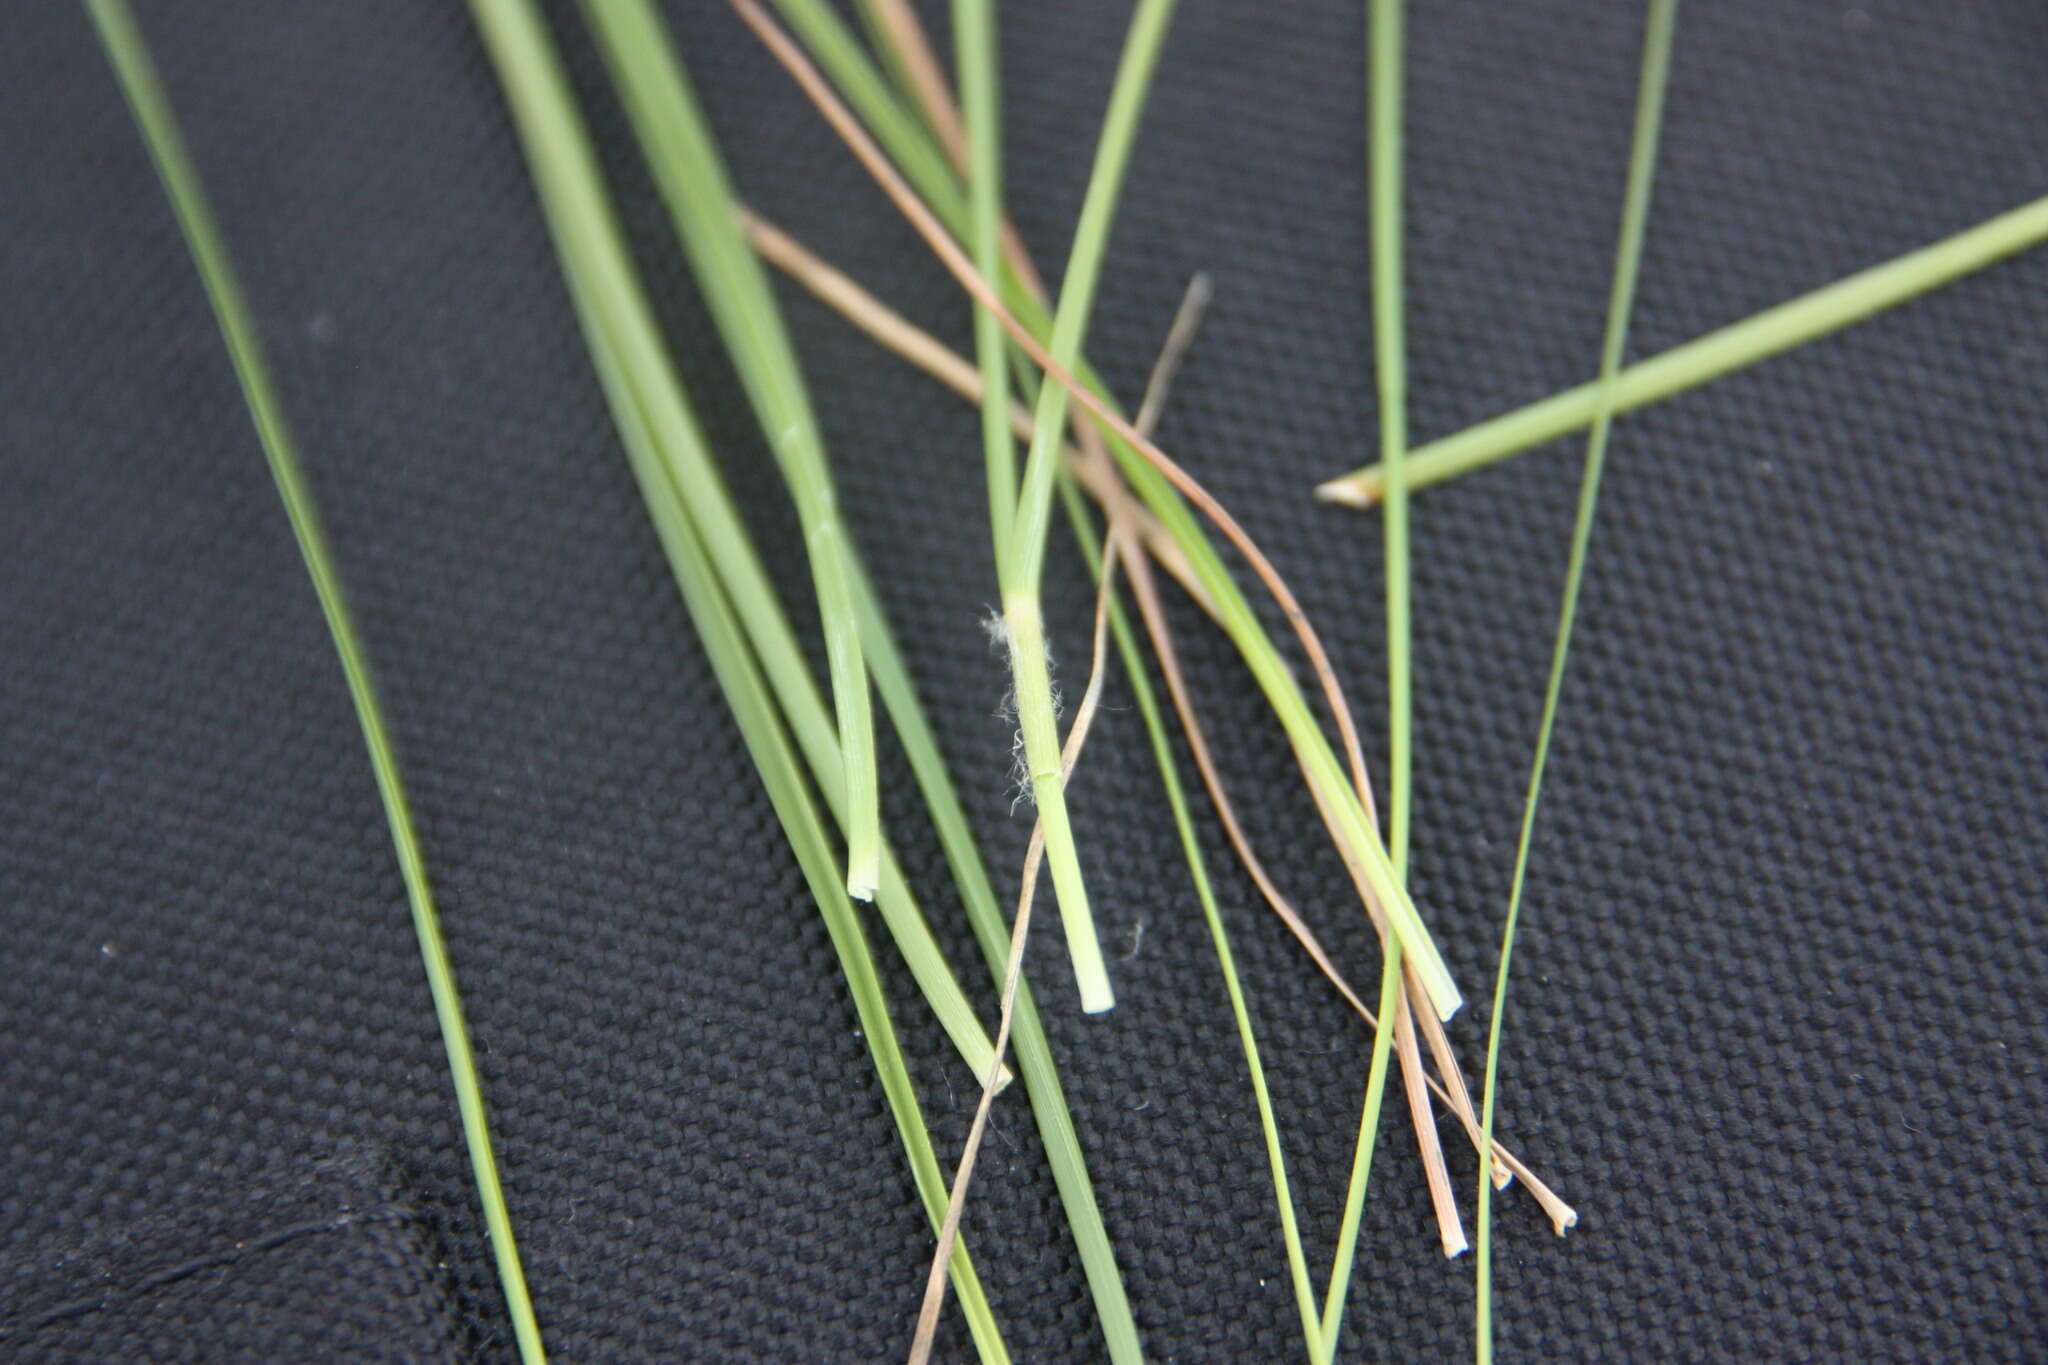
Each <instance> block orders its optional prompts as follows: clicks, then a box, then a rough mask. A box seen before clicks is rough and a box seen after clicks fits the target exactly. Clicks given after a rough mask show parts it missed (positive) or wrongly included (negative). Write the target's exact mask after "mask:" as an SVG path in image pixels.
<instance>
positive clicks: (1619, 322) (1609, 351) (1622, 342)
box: [1474, 0, 1678, 1365]
mask: <svg viewBox="0 0 2048 1365" xmlns="http://www.w3.org/2000/svg"><path fill="white" fill-rule="evenodd" d="M1677 18H1678V0H1650V5H1649V16H1648V21H1647V23H1646V25H1645V29H1644V33H1643V65H1642V75H1641V77H1640V80H1639V83H1638V88H1637V93H1636V118H1635V134H1634V137H1633V140H1632V143H1631V148H1630V153H1629V167H1628V188H1627V190H1626V192H1625V194H1624V201H1623V207H1622V216H1621V237H1620V244H1619V245H1618V246H1617V248H1616V250H1615V257H1614V286H1613V290H1612V293H1611V294H1610V296H1609V298H1608V303H1607V332H1606V336H1605V339H1604V341H1603V343H1602V345H1601V352H1600V380H1599V384H1600V389H1599V394H1598V397H1597V399H1596V401H1595V404H1594V411H1593V429H1592V432H1591V434H1590V435H1589V436H1588V438H1587V440H1586V465H1585V471H1584V473H1583V475H1582V476H1581V478H1580V480H1579V506H1578V512H1577V515H1576V517H1575V518H1574V520H1573V522H1572V546H1571V558H1570V560H1569V562H1568V564H1567V566H1566V568H1565V578H1564V599H1563V602H1562V604H1561V605H1560V606H1559V608H1558V614H1557V639H1556V643H1555V644H1554V646H1553V648H1552V652H1551V657H1550V677H1549V680H1548V682H1547V683H1546V684H1545V685H1544V690H1543V719H1542V720H1541V722H1539V724H1538V726H1537V730H1536V754H1535V758H1534V759H1533V761H1532V762H1531V763H1530V766H1529V791H1528V796H1527V798H1526V800H1525V801H1524V803H1523V807H1522V829H1521V834H1520V836H1519V838H1518V839H1517V840H1516V843H1515V875H1514V883H1513V886H1512V888H1511V889H1510V890H1509V892H1508V913H1507V922H1506V924H1505V925H1504V926H1503V928H1502V930H1501V944H1500V968H1499V971H1498V973H1497V974H1496V976H1495V978H1494V987H1493V1018H1492V1021H1491V1022H1490V1024H1489V1026H1488V1030H1487V1039H1486V1082H1485V1089H1484V1099H1483V1101H1482V1113H1481V1116H1480V1126H1481V1128H1482V1129H1483V1130H1484V1131H1485V1133H1486V1135H1487V1136H1488V1137H1489V1138H1490V1137H1491V1136H1492V1135H1493V1116H1494V1106H1495V1101H1496V1099H1497V1098H1498V1096H1499V1085H1498V1081H1499V1068H1500V1037H1501V1021H1502V1018H1503V1016H1504V1015H1505V1013H1506V1010H1507V1002H1508V968H1509V966H1510V965H1511V964H1512V962H1513V960H1514V951H1515V926H1516V923H1517V921H1518V920H1519V919H1520V917H1521V911H1522V890H1523V887H1524V885H1525V880H1526V877H1527V875H1528V871H1529V845H1530V842H1531V840H1532V839H1533V838H1534V836H1535V832H1536V808H1537V802H1538V799H1539V797H1540V796H1541V794H1542V790H1543V768H1544V764H1545V762H1546V761H1547V760H1548V759H1549V757H1550V736H1551V732H1552V730H1553V728H1554V727H1555V726H1556V723H1557V703H1558V696H1559V694H1560V693H1561V692H1562V691H1563V689H1564V672H1565V660H1566V658H1567V657H1568V656H1569V655H1570V653H1571V645H1572V622H1573V619H1574V617H1575V616H1576V615H1577V612H1578V605H1579V588H1580V585H1581V584H1582V583H1583V582H1584V581H1585V575H1586V551H1587V547H1588V546H1589V545H1590V544H1591V543H1592V537H1593V515H1594V512H1595V511H1596V510H1597V508H1598V506H1599V501H1600V475H1601V473H1602V471H1603V469H1604V468H1605V466H1606V460H1607V438H1608V433H1609V431H1610V430H1611V429H1612V427H1613V423H1614V390H1615V380H1616V376H1618V375H1619V374H1620V372H1621V358H1622V355H1623V353H1624V352H1625V351H1626V350H1627V348H1628V323H1629V313H1630V310H1631V309H1632V308H1633V306H1634V302H1635V290H1636V276H1637V273H1638V271H1639V269H1640V267H1641V265H1642V258H1643V233H1644V229H1645V227H1646V226H1647V224H1648V223H1649V218H1650V189H1651V185H1652V182H1653V181H1654V180H1655V178H1656V169H1657V139H1658V134H1659V132H1660V130H1661V128H1662V126H1663V120H1664V92H1665V87H1666V85H1667V84H1668V83H1669V78H1670V74H1671V39H1672V30H1673V28H1674V27H1675V26H1676V24H1677ZM1491 1161H1492V1153H1491V1152H1490V1151H1488V1150H1486V1149H1484V1148H1482V1149H1481V1151H1480V1155H1479V1170H1480V1180H1479V1254H1478V1256H1477V1258H1476V1264H1475V1268H1474V1273H1475V1276H1476V1286H1477V1303H1476V1313H1475V1329H1476V1330H1475V1343H1476V1352H1477V1359H1478V1361H1479V1363H1480V1365H1487V1363H1488V1362H1490V1361H1491V1360H1492V1359H1493V1202H1492V1195H1493V1188H1492V1185H1491V1183H1490V1182H1489V1181H1488V1180H1487V1179H1486V1175H1487V1172H1488V1171H1489V1169H1490V1167H1491Z"/></svg>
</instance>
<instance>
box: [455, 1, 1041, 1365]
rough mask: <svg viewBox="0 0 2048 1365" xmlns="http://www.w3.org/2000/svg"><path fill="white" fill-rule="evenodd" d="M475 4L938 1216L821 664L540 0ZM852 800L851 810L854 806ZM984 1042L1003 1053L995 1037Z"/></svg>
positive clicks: (673, 557) (980, 1325)
mask: <svg viewBox="0 0 2048 1365" xmlns="http://www.w3.org/2000/svg"><path fill="white" fill-rule="evenodd" d="M471 8H472V13H473V15H474V17H475V19H476V21H477V25H478V28H479V30H480V31H481V32H482V34H483V37H484V40H485V45H486V47H487V48H488V49H489V51H490V54H491V57H492V60H493V61H494V63H495V64H496V66H497V69H498V74H499V78H500V81H501V83H502V84H503V86H504V88H505V92H506V96H507V99H508V101H509V103H510V104H511V107H512V111H513V116H514V119H515V122H516V123H517V124H518V126H519V130H520V135H521V139H522V142H523V143H524V145H525V147H526V151H527V157H528V161H529V164H530V167H531V169H532V172H533V176H534V180H535V184H536V187H537V189H538V191H539V194H540V198H541V203H542V207H543V210H544V211H545V215H546V217H547V219H548V222H549V225H550V228H551V230H552V231H553V233H554V236H555V240H556V247H557V252H558V255H559V256H560V258H561V263H562V268H563V274H564V276H565V278H566V280H567V282H568V285H569V290H570V295H571V298H572V300H573V302H574V304H575V306H576V311H577V315H578V317H579V319H580V320H581V322H582V325H583V329H584V335H585V339H586V342H587V344H588V347H589V350H590V353H591V358H592V361H593V364H594V365H595V366H596V368H597V371H598V375H599V378H600V380H601V382H602V384H603V387H604V391H605V395H606V398H607V400H608V402H609V404H610V406H611V409H612V415H613V420H614V422H615V424H616V425H617V427H618V429H619V434H620V437H621V440H622V443H623V444H624V445H625V447H626V450H627V454H628V456H629V458H630V459H631V461H632V465H633V470H634V474H635V477H636V479H637V480H638V481H639V483H640V486H641V491H642V495H643V497H644V499H645V500H646V503H647V506H648V511H649V515H650V517H651V518H652V519H653V521H654V523H655V526H656V529H657V531H658V532H659V534H660V536H661V539H662V544H663V549H664V550H665V552H666V553H667V554H668V556H669V560H670V565H671V568H672V569H673V570H674V572H675V575H676V579H677V583H678V586H679V587H680V588H681V589H682V592H683V595H684V599H685V602H686V604H687V605H688V607H689V609H690V614H691V617H692V620H693V621H694V623H695V624H696V626H697V629H698V632H699V637H700V639H701V641H702V643H703V645H704V647H705V651H706V653H707V655H708V656H709V657H710V658H711V660H712V663H713V667H714V669H715V671H716V673H717V675H718V678H719V683H720V686H721V688H722V689H723V690H724V692H725V696H726V700H727V703H728V706H729V707H730V709H731V711H732V713H733V716H734V719H735V722H736V723H737V724H738V726H739V728H740V731H741V735H742V737H743V739H744V741H745V743H746V745H747V749H748V751H749V754H750V755H751V756H752V758H753V760H754V763H755V766H756V769H757V770H758V772H759V774H760V777H761V780H762V784H763V786H764V787H765V788H766V789H767V791H768V794H769V798H770V800H771V802H772V804H773V805H774V808H775V811H776V815H777V817H778V819H779V820H780V821H781V823H782V826H783V830H784V833H785V835H786V837H787V838H788V840H789V843H790V847H791V849H792V851H793V852H794V854H795V855H796V858H797V861H798V864H799V867H800V868H801V870H802V872H803V875H804V879H805V881H806V883H807V885H808V886H809V889H810V891H811V894H812V897H813V899H814V900H815V901H816V902H817V905H818V908H819V911H820V913H821V915H822V916H823V918H824V921H825V924H826V928H827V931H828V933H829V934H830V936H831V939H832V943H833V948H834V950H835V952H836V953H837V954H838V957H839V960H840V967H841V970H842V972H843V973H844V975H845V977H846V980H847V984H848V987H849V990H850V992H851V994H852V996H853V1000H854V1005H855V1008H856V1010H857V1012H858V1014H859V1017H860V1021H861V1027H862V1033H863V1036H864V1037H865V1038H866V1039H867V1041H868V1047H869V1051H870V1054H871V1056H872V1058H873V1060H874V1063H875V1068H876V1071H877V1074H878V1076H879V1078H880V1080H881V1082H882V1087H883V1090H884V1093H885V1095H886V1097H887V1099H888V1103H889V1108H890V1112H891V1116H892V1118H893V1119H894V1120H895V1123H896V1127H897V1132H898V1135H899V1138H900V1140H901V1142H902V1144H903V1147H904V1150H905V1153H906V1155H907V1157H908V1158H909V1161H910V1165H911V1170H912V1175H913V1177H914V1179H915V1181H916V1184H917V1187H918V1191H919V1194H920V1196H921V1197H922V1199H923V1201H924V1203H925V1205H926V1207H927V1209H928V1211H929V1212H930V1214H931V1216H932V1217H933V1219H934V1221H936V1220H937V1219H938V1218H939V1217H940V1215H941V1211H942V1210H943V1207H944V1188H945V1187H944V1180H943V1177H942V1176H941V1175H940V1172H939V1169H938V1163H937V1159H936V1157H935V1155H934V1153H933V1151H932V1146H931V1139H930V1136H929V1134H928V1133H927V1131H926V1129H925V1125H924V1119H923V1116H922V1114H921V1112H920V1111H919V1109H918V1104H917V1098H916V1094H915V1092H914V1090H913V1087H912V1085H911V1081H910V1074H909V1071H908V1068H907V1066H906V1064H905V1061H904V1058H903V1054H902V1050H901V1047H900V1045H899V1044H898V1042H897V1039H896V1034H895V1029H894V1025H893V1023H892V1021H891V1019H890V1015H889V1011H888V1007H887V1003H886V1001H885V1000H884V999H883V997H882V993H881V985H880V981H879V978H878V977H877V975H876V971H875V966H874V963H873V960H872V958H871V957H870V956H869V953H868V948H867V942H866V938H865V935H864V934H863V932H862V930H861V927H860V922H859V919H858V917H857V915H856V914H855V912H854V909H853V904H852V902H851V900H850V899H849V898H848V895H847V892H846V890H845V887H844V884H843V881H842V879H841V878H840V877H839V876H838V874H837V871H836V866H835V862H834V859H833V857H832V845H831V842H830V840H829V838H828V836H827V835H826V833H825V830H824V826H823V823H822V820H821V818H820V817H819V815H818V813H817V810H816V807H815V806H814V805H813V803H812V801H811V797H810V793H809V790H808V789H807V787H806V784H805V781H804V774H803V771H802V769H801V767H800V766H799V761H798V758H797V756H796V753H795V751H794V750H793V748H792V746H791V744H790V740H789V736H788V732H787V731H786V730H785V728H784V727H785V724H790V723H792V717H800V718H801V719H800V721H799V722H798V723H797V728H799V729H800V730H801V731H803V732H806V733H809V732H817V731H818V730H819V729H820V727H821V726H823V724H824V722H823V720H822V717H820V716H816V715H804V714H803V713H806V712H807V711H808V710H809V709H810V708H806V707H804V706H803V704H802V700H803V697H804V696H805V695H807V694H808V695H811V697H812V704H813V706H814V707H815V705H816V702H815V695H814V693H807V688H808V687H810V686H811V684H810V682H809V679H808V676H807V675H804V676H802V677H801V678H795V677H790V676H788V675H789V665H790V664H791V663H792V662H794V661H797V660H800V657H801V656H800V655H798V654H796V653H795V650H794V647H793V645H792V646H790V648H788V649H787V650H769V649H763V648H761V647H760V646H759V645H758V644H757V638H758V637H756V638H750V636H749V634H748V625H749V623H754V624H756V625H757V629H758V630H764V631H772V630H773V628H774V626H775V625H780V627H781V629H782V630H783V631H786V630H787V624H786V622H784V621H782V618H781V616H780V610H779V607H777V606H776V605H775V603H774V600H773V597H772V595H770V594H768V593H767V591H766V586H765V576H763V575H761V573H760V570H759V566H758V563H757V562H755V561H753V559H752V555H751V549H750V547H748V546H746V544H745V541H744V533H743V531H742V529H741V528H740V525H739V521H738V517H737V515H736V513H735V512H734V510H733V509H732V508H731V506H730V503H729V501H727V500H726V499H725V495H724V493H723V490H722V488H719V487H718V486H717V475H716V472H715V469H714V468H713V466H712V464H711V461H710V456H709V453H708V451H707V450H706V449H705V446H704V440H703V436H702V434H701V431H700V430H699V428H698V426H697V424H696V420H695V418H694V416H693V415H692V413H691V411H690V409H689V405H688V400H687V398H686V397H685V395H684V393H683V390H682V388H681V385H680V384H679V383H678V381H677V380H676V378H675V376H674V374H673V372H672V370H671V369H670V367H669V364H668V361H667V358H666V354H665V351H664V349H663V347H662V344H661V341H660V338H659V335H658V333H657V332H656V330H655V328H654V324H653V321H652V317H651V314H650V312H649V310H648V307H647V304H646V300H645V298H644V296H643V294H642V293H641V290H640V286H639V282H638V280H637V277H636V275H635V273H634V271H633V268H632V264H631V261H630V259H629V258H628V257H627V254H626V251H625V247H624V244H623V241H622V239H621V237H620V234H619V230H618V227H617V224H616V222H615V221H614V220H613V216H612V213H611V210H610V206H609V204H608V202H607V199H606V196H605V193H604V189H603V186H602V184H601V182H600V180H599V177H598V173H597V170H596V166H595V161H594V157H593V155H592V153H591V150H590V147H589V145H588V139H587V136H586V135H585V133H584V131H583V128H582V121H581V119H580V117H579V116H578V115H577V113H576V110H575V108H574V106H573V103H572V102H571V99H570V96H569V94H568V88H567V85H566V82H565V80H564V78H563V76H562V74H561V71H560V68H559V64H558V62H557V59H556V58H555V55H554V52H553V47H552V44H551V42H550V40H549V38H548V36H547V33H546V30H545V29H544V27H543V26H542V23H541V21H540V18H539V16H538V15H537V14H536V13H535V12H534V10H533V8H532V6H531V5H530V4H529V3H527V0H475V3H473V5H472V7H471ZM686 490H687V491H686ZM721 513H722V514H723V515H722V517H721V515H720V514H721ZM714 545H717V546H719V547H721V548H722V549H723V552H724V553H723V558H724V566H723V567H722V568H715V567H714V560H713V551H712V546H714ZM749 566H751V569H752V572H751V573H749V572H748V567H749ZM771 662H772V663H773V664H774V665H775V667H776V675H775V676H776V677H777V678H779V679H780V681H781V682H782V687H781V689H780V693H779V695H778V691H777V689H776V688H774V687H773V686H772V685H771V682H770V680H769V677H768V676H767V675H766V672H765V668H766V666H767V665H769V664H770V663H771ZM778 703H779V704H780V707H781V709H780V711H778ZM816 756H817V755H815V754H814V757H816ZM823 766H824V768H825V769H826V770H827V771H829V770H830V768H831V764H829V763H827V764H825V765H823ZM812 777H813V779H814V780H816V781H817V782H818V783H819V786H820V788H821V789H824V790H828V791H829V790H830V782H829V778H827V777H825V776H824V775H823V774H822V773H820V771H819V768H818V766H817V765H815V764H814V766H813V769H812ZM843 795H844V793H843V791H842V799H843ZM840 809H841V810H842V813H843V810H844V806H843V804H842V805H841V807H840ZM880 866H881V860H880V858H879V850H878V868H879V867H880ZM963 1050H965V1049H963ZM976 1052H977V1055H979V1056H981V1057H983V1058H986V1057H987V1056H989V1055H990V1054H989V1053H988V1051H987V1045H986V1043H985V1041H984V1042H983V1043H981V1044H980V1046H979V1047H978V1048H977V1049H976ZM970 1060H972V1058H970ZM951 1273H952V1277H953V1282H954V1287H955V1290H956V1292H957V1293H958V1295H959V1299H960V1302H961V1305H962V1308H963V1311H964V1313H965V1315H966V1318H967V1323H968V1327H969V1330H970V1332H971V1333H972V1335H973V1339H974V1342H975V1347H976V1350H977V1351H978V1353H979V1355H980V1358H981V1359H983V1360H984V1361H1002V1360H1007V1359H1008V1358H1009V1357H1008V1352H1007V1350H1006V1348H1005V1347H1004V1345H1003V1341H1002V1336H1001V1333H1000V1331H999V1330H998V1328H997V1326H996V1323H995V1320H994V1316H993V1314H992V1313H991V1311H990V1310H989V1307H988V1302H987V1298H986V1295H985V1294H984V1292H983V1291H982V1288H981V1284H980V1281H979V1279H978V1277H977V1276H976V1274H975V1271H974V1267H973V1263H972V1261H971V1259H970V1257H969V1255H968V1252H967V1249H966V1248H965V1247H964V1246H962V1247H960V1248H959V1249H958V1250H957V1251H956V1252H955V1254H954V1256H953V1258H952V1264H951Z"/></svg>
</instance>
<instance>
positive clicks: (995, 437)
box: [953, 0, 1017, 564]
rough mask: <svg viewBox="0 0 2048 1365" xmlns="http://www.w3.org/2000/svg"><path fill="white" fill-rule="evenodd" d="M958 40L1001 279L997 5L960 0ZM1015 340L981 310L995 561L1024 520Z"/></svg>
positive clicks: (972, 246) (986, 229) (972, 242)
mask: <svg viewBox="0 0 2048 1365" xmlns="http://www.w3.org/2000/svg"><path fill="white" fill-rule="evenodd" d="M953 36H954V42H955V45H956V46H957V47H958V49H959V54H958V60H959V66H960V93H961V101H962V105H963V109H962V117H963V120H964V122H965V125H966V129H967V138H968V148H969V155H970V156H971V157H972V162H971V165H972V168H973V177H972V181H971V183H970V185H969V186H968V196H969V208H970V217H971V220H972V221H971V224H970V227H971V234H970V239H969V241H968V250H969V253H970V254H971V255H972V256H973V257H974V268H975V269H976V270H979V271H980V272H981V273H982V275H983V277H984V278H987V279H997V278H999V277H1000V276H1001V275H1002V270H1003V260H1002V245H1001V235H1002V222H1003V188H1002V176H1003V171H1002V166H1003V158H1002V136H1001V132H1002V122H1001V118H1002V115H1001V93H1000V87H999V84H998V78H997V65H996V21H995V7H994V4H993V0H953ZM1009 352H1010V347H1009V342H1008V340H1007V339H1006V338H1005V337H1004V336H1003V325H1002V324H1001V323H1000V322H998V321H996V318H995V315H994V314H993V313H991V312H989V311H988V309H986V308H977V309H975V310H974V358H975V363H976V364H977V365H978V366H979V367H980V370H981V444H982V463H983V465H984V466H985V467H986V470H987V475H988V522H989V533H990V536H991V538H992V539H993V540H994V541H995V553H996V562H997V563H998V564H1001V563H1003V562H1004V561H1005V560H1006V559H1007V557H1008V555H1009V553H1010V538H1011V523H1012V522H1013V521H1014V520H1015V518H1016V514H1017V447H1016V442H1015V441H1014V440H1013V439H1012V438H1011V435H1010V384H1009V378H1008V374H1009V371H1008V368H1007V365H1008V358H1009Z"/></svg>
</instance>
